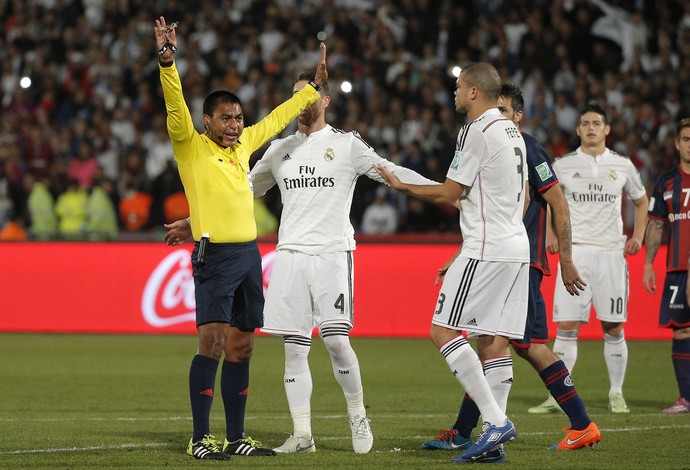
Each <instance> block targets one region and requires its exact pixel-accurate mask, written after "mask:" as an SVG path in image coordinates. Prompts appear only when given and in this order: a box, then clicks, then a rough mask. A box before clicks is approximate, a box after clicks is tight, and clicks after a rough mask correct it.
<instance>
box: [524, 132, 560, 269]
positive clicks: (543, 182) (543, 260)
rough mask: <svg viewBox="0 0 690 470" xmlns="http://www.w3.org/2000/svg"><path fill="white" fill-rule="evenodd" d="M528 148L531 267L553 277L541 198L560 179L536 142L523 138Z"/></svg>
mask: <svg viewBox="0 0 690 470" xmlns="http://www.w3.org/2000/svg"><path fill="white" fill-rule="evenodd" d="M522 138H523V139H525V147H526V148H527V174H528V175H529V196H530V200H529V205H528V206H527V212H526V213H525V216H524V217H523V222H524V223H525V230H527V237H528V238H529V245H530V250H529V251H530V261H529V262H530V266H532V267H535V268H537V269H539V270H540V271H541V272H542V273H544V275H546V276H549V275H551V270H550V268H549V260H548V258H547V255H546V210H547V204H546V200H545V199H544V197H543V196H542V194H543V193H544V192H545V191H547V190H548V189H549V188H551V187H553V186H554V185H556V184H558V178H557V177H556V174H555V173H554V171H553V168H552V167H551V160H550V159H549V156H548V155H547V154H546V151H545V150H544V148H543V147H542V146H541V145H539V142H537V139H535V138H534V137H532V136H531V135H529V134H525V133H523V134H522Z"/></svg>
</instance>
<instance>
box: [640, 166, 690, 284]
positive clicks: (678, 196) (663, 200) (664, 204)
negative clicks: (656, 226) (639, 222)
mask: <svg viewBox="0 0 690 470" xmlns="http://www.w3.org/2000/svg"><path fill="white" fill-rule="evenodd" d="M647 215H648V217H649V218H651V219H657V220H668V221H669V226H670V228H671V237H670V239H669V242H668V255H667V256H666V271H687V270H688V256H690V174H688V173H684V172H683V171H681V169H680V168H678V167H677V168H675V169H674V170H671V171H669V172H668V173H665V174H663V175H661V176H660V177H659V179H657V181H656V185H654V194H653V196H652V200H651V201H650V204H649V211H648V213H647Z"/></svg>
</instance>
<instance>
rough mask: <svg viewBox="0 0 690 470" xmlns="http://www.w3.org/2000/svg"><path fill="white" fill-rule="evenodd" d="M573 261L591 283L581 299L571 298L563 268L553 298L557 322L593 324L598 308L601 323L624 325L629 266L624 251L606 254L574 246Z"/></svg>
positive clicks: (584, 278)
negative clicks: (563, 280)
mask: <svg viewBox="0 0 690 470" xmlns="http://www.w3.org/2000/svg"><path fill="white" fill-rule="evenodd" d="M573 261H574V262H575V266H577V269H578V271H579V272H580V277H581V278H582V279H583V280H584V281H585V282H586V283H587V286H586V287H585V290H584V291H581V292H580V295H570V294H569V293H568V291H567V290H565V287H564V286H563V283H562V282H558V281H559V280H560V279H561V264H560V263H558V277H557V280H558V281H557V282H556V288H555V290H554V295H553V321H555V322H561V321H580V322H583V323H588V322H589V317H590V310H591V307H592V305H594V310H595V311H596V315H597V319H599V320H601V321H605V322H610V323H623V322H625V321H626V320H627V319H628V293H629V292H628V263H627V261H626V260H625V254H624V253H623V250H616V251H602V250H593V249H591V248H584V247H582V246H573Z"/></svg>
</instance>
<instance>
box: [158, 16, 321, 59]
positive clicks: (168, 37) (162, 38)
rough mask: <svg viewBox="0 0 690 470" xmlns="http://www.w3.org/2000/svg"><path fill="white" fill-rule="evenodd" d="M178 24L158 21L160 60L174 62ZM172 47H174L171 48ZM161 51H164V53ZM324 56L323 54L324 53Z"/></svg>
mask: <svg viewBox="0 0 690 470" xmlns="http://www.w3.org/2000/svg"><path fill="white" fill-rule="evenodd" d="M176 26H177V23H171V24H169V25H168V24H166V22H165V18H163V17H162V16H161V17H160V18H159V19H157V20H156V27H155V28H154V29H153V31H154V33H155V34H156V47H158V51H159V52H158V54H159V60H161V61H162V62H169V61H171V60H173V56H174V55H175V50H176V49H177V37H176V35H175V27H176ZM170 46H172V47H170ZM160 51H163V52H162V53H161V52H160ZM322 55H323V53H322Z"/></svg>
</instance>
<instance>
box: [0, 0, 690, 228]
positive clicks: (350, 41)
mask: <svg viewBox="0 0 690 470" xmlns="http://www.w3.org/2000/svg"><path fill="white" fill-rule="evenodd" d="M159 15H164V16H165V17H166V19H168V20H169V21H179V29H178V52H177V54H176V61H177V67H178V69H179V70H180V73H181V76H182V80H183V89H184V90H185V95H186V100H187V103H188V105H189V107H190V110H191V113H192V116H193V117H194V119H196V125H197V128H198V129H202V126H201V117H202V102H203V99H204V97H205V96H206V95H207V94H208V93H209V92H211V91H213V90H215V89H221V88H223V89H229V90H232V91H234V92H236V93H237V94H238V95H239V97H240V98H241V100H242V103H243V109H244V113H245V118H246V121H247V123H248V124H250V123H253V122H256V121H257V120H258V119H260V118H261V117H263V116H264V115H266V114H267V113H268V112H269V111H270V110H271V109H272V108H273V107H275V106H276V105H277V104H279V103H280V102H282V101H283V100H284V99H286V97H287V96H288V95H289V94H290V93H291V86H292V82H293V80H294V78H296V77H297V75H298V74H299V73H300V72H302V71H304V70H308V69H310V68H313V67H314V66H315V64H316V62H317V60H318V41H319V40H318V39H317V34H319V33H320V32H322V34H323V33H325V34H326V35H327V39H326V41H325V42H326V44H327V45H328V68H329V74H330V79H329V82H330V84H331V95H332V96H333V102H332V104H331V107H330V110H329V112H328V115H327V119H328V121H329V123H330V124H332V125H333V126H335V127H338V128H341V129H344V130H356V131H358V132H359V133H360V134H361V135H362V136H363V137H364V139H365V140H366V141H367V142H368V143H369V144H370V145H372V146H373V147H374V148H375V149H376V150H377V151H378V152H379V154H380V155H381V156H384V157H386V158H388V159H390V160H392V161H394V162H395V163H397V164H401V165H404V166H407V167H409V168H412V169H414V170H416V171H418V172H419V173H421V174H424V175H425V176H428V177H429V178H432V179H435V180H438V181H443V179H445V173H446V169H447V167H448V165H449V161H450V158H451V157H452V155H453V151H454V145H455V140H456V137H457V133H458V131H459V129H460V126H461V125H462V124H463V123H464V119H465V117H464V116H459V115H457V114H456V113H455V111H454V108H453V90H454V81H455V77H454V76H453V75H452V72H451V71H452V68H453V67H454V66H457V65H462V64H466V63H468V62H471V61H488V62H491V63H493V64H494V65H495V66H496V67H497V68H498V70H499V72H500V73H501V75H502V76H503V77H504V78H505V79H506V80H507V81H512V82H514V83H516V84H518V85H519V86H521V87H522V89H523V91H524V95H525V101H526V107H525V117H524V118H523V130H524V131H526V132H528V133H530V134H532V135H534V136H535V137H537V138H538V139H539V140H540V141H541V142H542V144H543V145H544V146H545V148H546V149H547V151H548V152H549V154H550V155H551V156H554V157H555V156H558V155H562V154H564V153H566V152H567V151H569V150H571V149H574V148H575V147H576V146H577V145H578V143H579V141H578V140H577V138H576V136H575V132H574V129H575V125H576V122H577V119H578V117H579V109H580V108H581V107H582V106H583V105H584V104H585V103H587V102H588V101H591V100H596V101H597V102H598V103H599V104H601V105H602V106H603V107H604V109H606V110H607V113H608V117H609V120H610V123H611V126H612V132H611V135H610V136H609V139H608V141H607V144H608V146H609V147H610V148H613V149H615V150H617V151H618V152H620V153H623V154H626V155H629V156H630V158H631V159H632V160H633V161H634V163H635V165H636V166H637V167H638V169H639V170H640V173H641V174H642V178H643V181H644V182H645V184H647V185H648V186H649V187H651V186H652V185H653V183H654V180H655V179H656V177H657V175H658V174H660V173H662V172H665V171H667V170H669V169H670V168H672V167H673V166H674V165H676V163H677V153H676V150H675V146H674V137H673V130H674V126H675V123H676V122H677V120H678V119H679V118H680V117H686V116H688V115H690V86H688V83H690V1H689V0H656V1H654V0H618V1H616V0H608V1H604V0H512V1H511V0H493V1H482V0H464V1H462V0H455V1H453V0H396V1H390V0H380V1H377V0H318V1H317V0H254V1H252V0H199V1H194V2H190V1H174V0H151V1H135V0H81V1H78V0H0V29H2V34H1V35H0V64H1V65H0V67H1V68H2V70H1V77H0V106H1V107H2V111H1V113H0V229H2V235H0V236H2V237H9V238H12V237H13V235H16V236H22V234H24V235H28V236H29V237H32V238H37V239H48V238H62V239H89V238H90V239H128V238H129V239H131V238H132V237H134V238H135V239H136V238H137V237H139V239H146V238H147V237H149V238H151V239H154V238H155V239H159V235H160V231H161V229H162V227H161V225H162V224H163V223H164V222H165V221H166V219H176V218H179V217H181V216H183V215H184V214H185V212H186V202H185V200H184V197H180V191H182V186H181V183H180V181H179V177H178V176H177V170H176V167H175V163H174V160H173V154H172V148H171V146H170V143H169V139H168V136H167V132H166V129H165V106H164V103H163V99H162V92H161V86H160V82H159V79H158V66H157V54H156V50H155V49H156V48H155V44H154V35H153V24H154V20H155V18H157V17H158V16H159ZM343 82H349V83H350V84H351V87H352V88H351V91H349V92H345V91H343V88H341V85H342V84H343ZM294 130H295V127H294V124H293V125H291V126H290V127H289V128H288V129H286V130H285V132H284V134H288V133H290V132H293V131H294ZM260 153H261V152H259V153H257V155H255V156H254V158H260V156H261V155H260ZM377 187H378V184H377V183H374V182H373V181H370V180H368V179H367V178H363V179H360V182H359V183H358V189H357V190H356V191H355V199H354V201H353V207H352V219H353V224H354V225H355V227H356V228H357V230H358V231H360V232H365V233H372V232H373V233H376V232H390V231H393V232H418V233H422V232H423V233H430V232H435V233H438V232H457V230H458V229H457V212H456V211H455V209H452V208H446V207H437V206H434V205H431V204H426V203H420V202H417V201H413V200H408V199H406V198H405V197H401V196H398V195H396V194H392V193H390V192H388V191H385V190H378V191H377ZM382 207H385V209H381V208H382ZM367 209H370V210H369V212H371V213H372V214H373V215H371V214H370V215H369V216H366V214H365V213H366V212H367ZM279 213H280V201H279V195H278V194H277V192H275V191H274V192H272V193H270V194H269V195H268V196H267V197H266V199H265V200H264V201H260V202H259V204H258V206H257V217H258V223H259V226H260V227H261V228H262V229H261V231H262V232H266V231H267V232H270V231H274V230H275V227H276V223H275V218H276V217H279ZM364 219H367V220H366V221H365V220H364Z"/></svg>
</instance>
